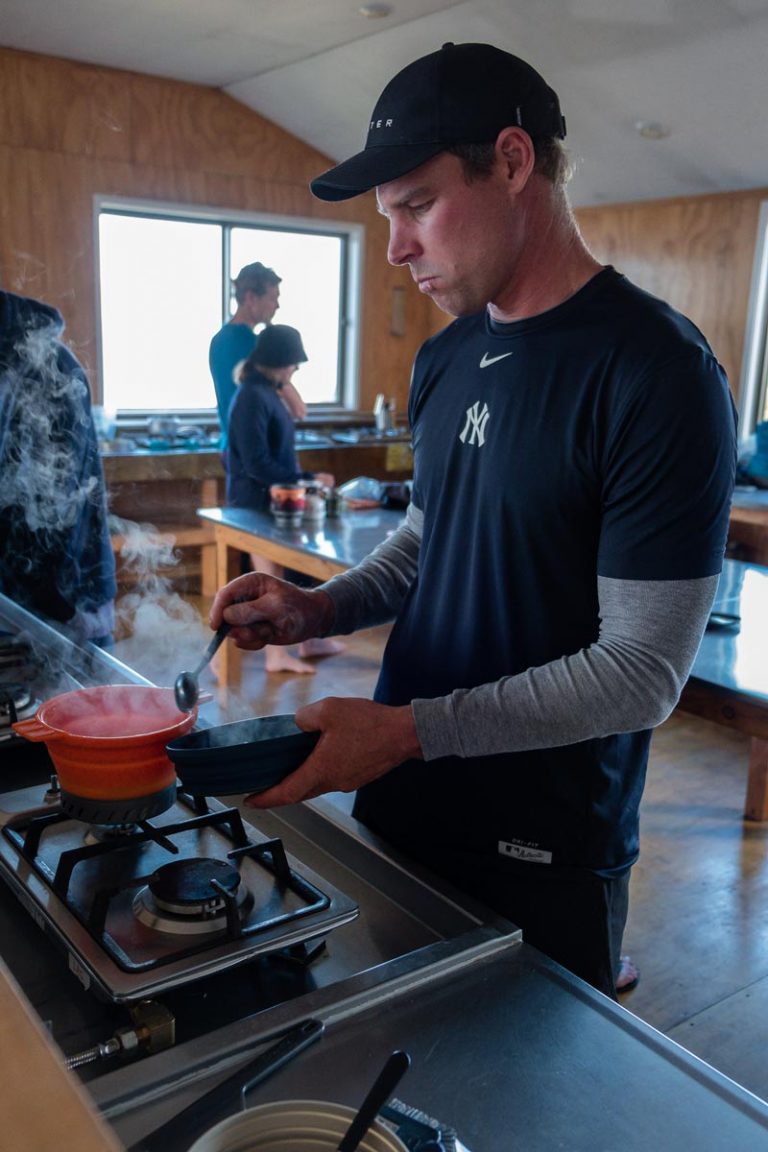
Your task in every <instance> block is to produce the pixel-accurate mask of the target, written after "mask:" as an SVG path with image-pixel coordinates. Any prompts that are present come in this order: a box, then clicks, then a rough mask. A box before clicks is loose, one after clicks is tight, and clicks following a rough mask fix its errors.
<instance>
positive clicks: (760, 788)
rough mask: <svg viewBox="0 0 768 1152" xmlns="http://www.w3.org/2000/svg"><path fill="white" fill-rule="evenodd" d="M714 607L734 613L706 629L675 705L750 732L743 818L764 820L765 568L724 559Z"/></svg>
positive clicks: (767, 805)
mask: <svg viewBox="0 0 768 1152" xmlns="http://www.w3.org/2000/svg"><path fill="white" fill-rule="evenodd" d="M713 611H715V612H720V613H723V614H724V615H730V616H733V617H736V618H737V620H736V621H735V622H734V625H733V626H732V627H721V628H709V629H707V631H706V632H705V634H704V639H703V640H702V642H701V647H700V648H699V652H698V654H697V656H696V660H695V661H694V664H693V669H692V670H691V675H690V678H689V680H688V683H687V684H686V686H685V688H684V690H683V695H682V698H681V701H680V704H679V707H680V709H681V710H682V711H684V712H691V713H693V714H694V715H696V716H702V717H704V718H705V719H706V720H714V721H715V723H717V724H723V725H725V726H726V727H729V728H737V729H738V730H739V731H740V732H745V733H746V734H747V735H748V736H750V737H751V746H750V755H749V773H748V778H747V795H746V801H745V805H744V817H745V819H747V820H766V819H768V568H764V567H761V566H760V565H757V564H746V563H744V562H742V561H738V560H726V561H725V565H724V567H723V573H722V575H721V577H720V584H719V586H718V591H717V597H716V599H715V606H714V609H713Z"/></svg>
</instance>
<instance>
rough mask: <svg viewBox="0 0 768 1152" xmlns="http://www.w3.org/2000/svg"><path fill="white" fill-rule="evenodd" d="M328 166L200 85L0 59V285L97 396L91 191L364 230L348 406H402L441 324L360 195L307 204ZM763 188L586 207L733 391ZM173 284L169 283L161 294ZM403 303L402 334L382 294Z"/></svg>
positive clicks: (608, 243)
mask: <svg viewBox="0 0 768 1152" xmlns="http://www.w3.org/2000/svg"><path fill="white" fill-rule="evenodd" d="M327 164H328V158H327V157H326V156H323V155H322V154H321V153H319V152H316V151H315V150H314V149H312V148H309V147H308V146H307V145H305V144H303V143H302V142H301V141H299V140H297V139H296V138H295V137H293V136H291V135H289V134H288V133H286V132H284V131H283V130H282V129H280V128H278V127H277V126H276V125H274V124H272V123H270V122H269V121H267V120H265V119H263V118H262V117H260V116H258V115H257V114H256V113H254V112H252V111H251V110H250V109H248V108H246V107H244V106H243V105H241V104H239V103H237V101H234V100H232V99H230V98H229V97H228V96H225V95H223V94H222V93H221V92H218V91H216V90H214V89H210V88H204V87H200V86H197V85H191V84H181V83H177V82H175V81H170V80H162V79H158V78H155V77H150V76H144V75H138V74H135V73H129V72H122V71H117V70H114V69H108V68H96V67H92V66H89V65H82V64H73V63H71V62H68V61H64V60H58V59H53V58H51V57H44V56H36V55H33V54H29V53H23V52H15V51H11V50H8V49H0V285H2V286H3V287H5V288H7V289H9V290H11V291H17V292H21V293H26V294H28V295H32V296H37V297H38V298H40V299H43V300H47V301H48V302H50V303H52V304H55V305H56V306H58V307H59V308H61V310H62V312H63V313H64V315H65V318H66V321H67V329H68V335H69V338H70V340H71V342H72V344H73V346H74V347H75V348H76V350H77V351H78V353H79V355H80V356H81V357H82V359H83V360H84V362H85V364H86V365H87V367H88V369H89V371H90V374H91V378H92V381H93V384H94V388H95V391H96V393H97V395H98V389H99V381H98V377H97V374H96V368H97V354H96V292H95V287H96V285H95V262H94V246H93V197H94V195H95V194H97V193H101V194H104V195H116V196H133V197H141V198H148V199H156V200H161V201H175V202H179V203H185V204H195V205H211V206H215V207H222V208H235V209H239V210H245V211H249V210H250V211H255V212H276V213H279V214H281V215H297V216H310V217H316V218H326V219H342V220H353V221H356V222H359V223H363V224H364V225H365V229H366V245H365V270H364V316H363V337H362V361H361V407H369V406H370V405H371V404H372V402H373V398H374V396H375V395H376V393H377V392H379V391H382V392H385V393H387V394H388V395H391V396H395V397H396V398H397V400H398V407H399V408H401V409H402V407H404V404H405V398H406V394H407V387H408V380H409V376H410V366H411V361H412V359H413V355H414V353H415V351H416V349H417V348H418V346H419V344H420V343H421V341H422V340H423V339H424V338H426V336H428V335H430V334H431V333H432V332H435V331H438V330H439V329H440V328H441V327H442V326H443V325H444V324H445V323H446V319H447V318H446V316H445V315H444V314H443V313H441V312H440V311H439V310H438V309H437V308H436V307H435V306H434V305H433V304H432V303H431V302H430V301H429V300H427V299H426V298H424V297H422V296H420V295H419V293H418V292H417V291H416V289H415V288H414V287H413V284H412V282H411V278H410V275H409V273H408V272H407V271H406V270H404V269H393V268H390V267H389V265H388V264H387V261H386V242H387V235H386V223H385V222H384V221H383V220H382V219H381V217H379V216H378V214H377V213H376V210H375V204H374V201H373V197H372V195H368V196H364V197H360V198H358V199H356V200H352V201H350V202H348V203H347V204H341V205H327V204H323V203H321V202H320V201H317V200H315V199H314V198H313V197H312V196H311V194H310V193H309V191H308V188H307V184H308V181H309V180H310V179H311V177H312V176H314V175H316V174H317V173H318V172H320V171H322V170H323V168H325V167H326V166H327ZM766 197H768V189H764V190H762V191H756V192H740V193H729V194H726V195H718V196H697V197H690V198H686V199H677V200H665V201H649V202H644V203H637V204H621V205H613V206H601V207H596V208H585V209H581V210H579V212H578V213H577V216H578V219H579V223H580V225H581V228H582V231H583V233H584V236H585V239H586V240H587V242H588V244H589V245H590V247H591V249H592V250H593V252H594V253H595V255H596V256H597V257H598V259H600V260H603V261H605V262H610V263H613V264H614V265H616V267H617V268H619V269H620V270H621V271H623V272H625V273H626V274H627V275H628V276H630V278H631V279H633V280H634V281H635V282H636V283H637V284H639V285H641V286H642V287H644V288H647V289H648V290H649V291H651V292H654V293H655V294H657V295H659V296H662V297H664V298H665V299H667V300H669V301H670V303H672V304H673V305H674V306H675V307H677V308H679V309H680V310H681V311H683V312H684V313H686V315H688V316H690V317H691V319H692V320H694V321H695V323H697V324H698V325H699V327H700V328H701V329H702V331H703V332H704V333H705V335H706V336H707V338H708V339H709V340H710V342H711V344H712V346H713V348H714V350H715V352H716V354H717V356H718V357H719V358H720V360H721V362H722V363H723V364H724V366H725V368H726V370H727V372H728V375H729V378H730V380H731V384H732V387H733V389H734V392H735V393H737V392H738V386H739V377H740V373H741V359H742V345H743V340H744V332H745V327H746V320H747V310H748V300H749V288H750V279H751V272H752V260H753V253H754V245H755V238H756V229H757V219H758V214H759V208H760V202H761V201H762V200H763V199H765V198H766ZM177 288H178V286H176V285H174V283H173V280H172V277H169V284H168V291H169V292H173V291H174V290H176V289H177ZM395 288H401V289H403V290H404V291H405V293H406V309H405V313H406V326H405V334H404V335H403V336H392V335H391V334H390V316H391V311H392V292H393V289H395Z"/></svg>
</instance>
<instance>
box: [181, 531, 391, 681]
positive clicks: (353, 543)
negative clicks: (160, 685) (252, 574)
mask: <svg viewBox="0 0 768 1152" xmlns="http://www.w3.org/2000/svg"><path fill="white" fill-rule="evenodd" d="M197 514H198V516H199V517H200V518H201V519H202V520H204V521H206V522H207V523H208V524H210V525H212V526H213V535H214V539H215V542H216V582H217V584H218V586H219V587H222V585H224V584H227V583H228V582H229V581H230V580H233V579H234V578H235V577H236V576H239V575H240V555H241V553H243V552H255V553H256V554H257V555H259V556H263V557H264V558H265V559H266V560H272V561H274V562H275V563H276V564H282V565H283V567H285V568H292V569H293V570H294V571H295V572H303V573H304V574H305V575H306V576H313V577H315V579H317V580H327V579H329V577H331V576H335V575H337V573H339V572H346V570H347V569H348V568H351V567H353V565H355V564H357V563H359V562H360V561H361V560H364V559H365V557H366V556H368V555H369V554H370V553H371V552H372V551H373V550H374V548H375V547H376V545H377V544H380V543H381V541H382V540H385V539H386V538H387V536H389V535H391V534H392V532H394V531H395V529H396V528H398V527H399V525H400V524H402V522H403V520H404V519H405V513H404V512H402V511H393V510H391V509H386V508H370V509H358V510H356V511H352V512H347V511H345V512H342V513H341V515H340V516H333V517H330V516H328V517H326V518H325V520H324V521H322V522H321V523H320V524H318V525H317V526H314V525H311V524H308V523H305V524H302V525H301V527H299V528H286V527H283V526H282V525H279V524H278V523H277V522H276V520H275V519H274V517H273V516H272V515H271V514H270V513H269V512H254V511H252V510H251V509H249V508H198V510H197ZM217 672H218V677H219V684H221V685H222V687H230V686H233V685H236V684H239V682H240V653H239V650H238V649H237V648H236V647H235V646H234V644H222V646H221V648H220V649H219V658H218V662H217Z"/></svg>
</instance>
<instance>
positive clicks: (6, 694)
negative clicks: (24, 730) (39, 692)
mask: <svg viewBox="0 0 768 1152" xmlns="http://www.w3.org/2000/svg"><path fill="white" fill-rule="evenodd" d="M37 704H38V701H36V700H33V699H32V693H31V692H30V691H29V689H28V688H26V687H25V686H24V685H23V684H1V683H0V741H3V740H15V739H17V737H16V733H15V732H14V731H13V730H12V728H11V724H15V723H16V721H17V720H26V719H27V718H28V717H29V716H33V715H34V714H35V712H36V711H37Z"/></svg>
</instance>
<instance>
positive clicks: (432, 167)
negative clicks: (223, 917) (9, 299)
mask: <svg viewBox="0 0 768 1152" xmlns="http://www.w3.org/2000/svg"><path fill="white" fill-rule="evenodd" d="M564 136H565V121H564V119H563V117H562V114H561V112H560V107H559V102H558V98H557V96H556V95H555V93H554V92H553V91H552V89H551V88H550V87H549V86H548V85H547V84H546V83H545V81H544V80H543V79H542V78H541V76H539V74H538V73H537V72H535V71H534V70H533V69H532V68H531V67H530V66H529V65H528V64H526V63H525V62H524V61H522V60H519V59H518V58H517V57H515V56H511V55H509V54H508V53H506V52H503V51H501V50H500V49H498V48H495V47H492V46H490V45H484V44H461V45H451V44H449V45H445V46H444V47H443V48H442V49H441V50H440V51H438V52H434V53H432V54H431V55H429V56H426V57H423V58H422V59H420V60H417V61H415V62H414V63H413V64H410V65H409V66H408V67H407V68H405V69H403V71H402V72H400V73H399V74H398V75H397V76H395V78H394V79H393V80H392V81H391V82H390V83H389V84H388V85H387V87H386V88H385V90H384V92H383V93H382V95H381V97H380V99H379V101H378V103H377V105H376V108H375V109H374V112H373V115H372V117H371V121H370V125H369V130H368V138H367V143H366V146H365V148H364V149H363V151H362V152H360V153H359V154H358V155H356V156H353V157H352V158H351V159H350V160H347V161H346V162H345V163H343V164H340V165H338V166H337V167H336V168H334V169H331V170H330V171H329V172H326V173H324V174H323V175H322V176H320V177H318V179H317V180H315V181H314V182H313V185H312V188H313V191H314V192H315V194H316V195H317V196H319V197H320V198H321V199H328V200H342V199H346V198H347V197H350V196H355V195H358V194H359V193H362V192H364V191H366V190H368V189H371V188H374V187H375V188H376V195H377V199H378V204H379V208H380V210H381V211H382V212H383V213H384V215H385V216H386V217H387V218H388V220H389V226H390V243H389V253H388V255H389V260H390V262H391V263H393V264H398V265H402V264H407V265H408V266H409V268H410V270H411V274H412V276H413V278H414V280H415V281H416V283H417V285H418V287H419V289H420V291H422V292H423V293H425V294H426V295H428V296H430V297H431V298H432V299H433V300H434V301H435V302H436V303H437V304H438V305H439V306H440V307H441V308H443V309H444V310H445V311H447V312H449V313H451V314H452V315H453V316H455V317H456V319H455V320H454V322H453V323H452V324H451V325H449V326H448V328H446V329H445V330H444V331H443V332H441V333H440V334H439V335H437V336H436V337H434V338H432V339H431V340H428V341H427V343H426V344H425V345H424V346H423V347H422V348H421V350H420V351H419V353H418V355H417V358H416V362H415V365H414V372H413V382H412V386H411V394H410V400H409V417H410V422H411V426H412V430H413V447H414V484H413V500H412V504H411V506H410V508H409V510H408V516H407V520H406V523H405V525H404V526H403V527H402V528H401V529H400V530H399V531H398V532H397V533H396V534H395V535H394V536H393V537H392V538H390V539H389V540H387V541H386V542H385V544H384V545H383V546H382V547H381V548H379V549H378V550H377V551H376V552H375V553H373V554H372V555H371V556H370V557H369V558H368V559H367V560H366V561H365V562H364V563H363V564H361V565H360V566H359V567H358V568H356V569H353V570H352V571H350V572H349V573H346V574H345V575H343V576H339V577H336V578H335V579H334V580H332V581H329V582H328V583H327V584H325V585H322V586H321V587H320V588H318V589H314V590H311V591H309V592H306V591H304V592H302V591H301V590H298V589H294V588H288V587H284V586H278V585H276V584H274V583H273V582H271V581H268V580H266V579H265V578H262V579H259V578H258V577H254V576H249V577H242V578H241V579H240V580H239V581H234V582H233V583H232V584H230V585H228V586H227V588H225V589H223V590H222V591H221V592H220V593H219V595H218V597H217V599H216V601H215V602H214V605H213V609H212V613H211V623H212V625H213V626H214V627H216V626H217V625H218V624H219V623H220V622H221V619H222V617H223V616H224V615H225V616H226V618H227V620H229V621H230V622H231V623H232V624H234V625H235V631H234V632H233V637H234V639H235V640H236V642H237V643H238V644H239V645H240V646H242V647H251V648H258V647H260V646H262V645H263V644H265V643H267V642H268V643H285V644H287V643H293V642H295V641H297V640H301V639H303V638H304V637H306V636H310V635H328V634H329V633H331V632H333V633H344V632H350V631H352V630H354V629H356V628H361V627H367V626H370V625H372V624H377V623H381V622H384V621H387V620H394V626H393V628H392V632H391V635H390V639H389V642H388V644H387V648H386V651H385V653H384V658H383V663H382V669H381V675H380V678H379V683H378V685H377V689H376V693H375V701H376V702H375V703H374V702H370V701H364V700H356V699H326V700H321V701H318V702H316V703H314V704H311V705H309V706H308V707H306V708H304V709H302V710H301V711H300V712H299V713H298V714H297V720H298V722H299V724H300V725H301V726H302V727H304V728H306V729H319V730H320V731H321V732H322V739H321V740H320V742H319V743H318V745H317V748H316V749H315V751H314V752H313V753H312V755H311V756H310V757H309V758H308V760H307V761H306V762H305V763H304V764H303V765H302V766H301V768H299V769H298V770H297V771H296V772H295V773H293V774H292V775H291V776H289V777H287V778H286V780H285V781H283V783H282V784H280V785H278V786H277V787H276V788H273V789H271V790H269V791H268V792H265V793H263V794H262V795H260V796H258V797H252V798H251V801H250V802H251V803H252V804H253V806H254V807H264V808H267V807H272V806H274V805H277V804H286V803H293V802H295V801H298V800H301V799H304V798H307V797H312V796H317V795H320V794H321V793H323V792H329V791H333V790H336V789H342V790H345V791H351V790H353V789H358V794H357V799H356V804H355V814H356V815H357V816H358V817H359V819H361V820H362V821H364V822H365V823H366V824H367V825H368V826H369V827H370V828H371V829H373V830H374V831H375V832H377V833H378V834H380V835H381V836H383V837H385V838H386V839H387V840H388V841H390V842H391V843H393V844H395V845H397V846H398V847H399V848H400V849H402V850H404V851H405V852H407V853H408V854H410V855H411V856H412V857H414V858H416V859H419V860H421V861H423V862H424V863H426V864H427V865H428V867H430V868H431V869H432V870H434V871H436V872H438V873H440V874H442V875H444V876H445V877H447V878H448V879H450V880H451V881H453V882H454V883H455V884H457V885H459V886H460V887H462V888H464V889H466V890H467V891H469V892H471V893H473V894H474V895H476V896H477V897H479V898H480V899H481V900H483V901H484V902H485V903H487V904H489V905H491V906H493V907H494V908H496V909H497V910H498V911H499V912H501V913H502V914H503V915H506V916H507V917H509V919H511V920H513V921H514V922H515V923H517V924H518V925H519V926H520V927H521V928H522V930H523V937H524V939H526V940H528V942H529V943H531V944H533V945H535V946H537V947H539V948H540V949H541V950H542V951H543V952H546V953H547V954H548V955H550V956H552V957H553V958H554V959H555V960H557V961H559V962H560V963H561V964H563V965H564V966H565V967H567V968H569V969H570V970H571V971H573V972H575V973H576V974H577V975H579V976H581V977H583V978H584V979H585V980H587V981H589V982H590V983H591V984H593V985H594V986H595V987H597V988H599V989H601V990H602V991H604V992H605V993H607V994H608V995H614V981H615V975H616V972H617V969H618V958H619V948H620V944H621V936H622V931H623V926H624V921H625V918H626V910H627V892H628V880H629V872H630V869H631V866H632V864H633V863H634V861H635V860H636V858H637V855H638V846H639V830H638V808H639V804H640V798H641V795H642V791H643V785H644V779H645V770H646V764H647V758H648V747H649V742H650V730H651V728H652V727H654V726H655V725H657V724H659V723H660V722H661V721H662V720H664V719H665V718H666V717H667V716H668V715H669V713H670V712H671V710H672V709H673V708H674V706H675V704H676V702H677V700H678V697H679V694H680V691H681V688H682V686H683V684H684V682H685V680H686V677H687V676H688V673H689V670H690V667H691V664H692V662H693V659H694V656H695V654H696V650H697V647H698V644H699V641H700V638H701V635H702V632H703V629H704V626H705V623H706V620H707V616H708V613H709V609H710V606H711V603H712V600H713V596H714V592H715V588H716V585H717V579H718V573H719V571H720V568H721V564H722V557H723V552H724V545H725V539H726V535H727V528H728V512H729V503H730V494H731V489H732V484H733V477H734V470H735V456H736V452H735V416H734V409H733V404H732V402H731V398H730V394H729V391H728V384H727V381H726V379H725V375H724V373H723V371H722V369H721V367H720V366H719V364H718V363H717V361H716V359H715V357H714V355H713V353H712V351H711V349H710V348H709V346H708V344H707V342H706V340H705V339H704V337H703V336H702V335H701V333H700V332H699V331H698V330H697V329H696V328H695V327H694V325H693V324H691V323H690V322H689V321H688V320H686V319H685V318H684V317H683V316H680V315H679V314H678V313H676V312H674V311H673V310H672V309H671V308H669V307H668V306H667V305H666V304H664V303H663V302H661V301H659V300H656V299H655V298H653V297H651V296H649V295H647V294H646V293H644V292H642V291H640V290H639V289H637V288H636V287H634V286H633V285H632V284H631V283H629V282H628V281H627V280H626V279H625V278H624V277H623V276H621V275H620V274H619V273H617V272H616V271H615V270H614V269H613V268H611V267H603V266H602V265H600V264H599V263H598V262H597V261H596V260H595V259H594V257H593V256H592V255H591V253H590V252H589V251H588V249H587V248H586V246H585V244H584V242H583V240H582V238H581V236H580V234H579V231H578V228H577V225H576V222H575V220H574V218H573V214H572V212H571V209H570V205H569V203H568V199H567V195H566V191H565V180H566V173H567V165H566V163H565V159H564V154H563V151H562V147H561V140H562V139H563V137H564ZM243 596H246V597H248V600H249V602H246V603H240V604H238V603H237V600H238V599H240V598H242V597H243Z"/></svg>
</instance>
